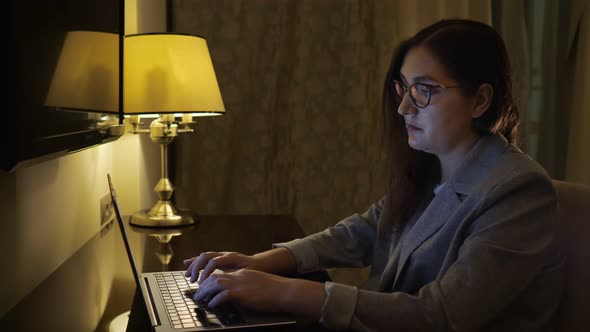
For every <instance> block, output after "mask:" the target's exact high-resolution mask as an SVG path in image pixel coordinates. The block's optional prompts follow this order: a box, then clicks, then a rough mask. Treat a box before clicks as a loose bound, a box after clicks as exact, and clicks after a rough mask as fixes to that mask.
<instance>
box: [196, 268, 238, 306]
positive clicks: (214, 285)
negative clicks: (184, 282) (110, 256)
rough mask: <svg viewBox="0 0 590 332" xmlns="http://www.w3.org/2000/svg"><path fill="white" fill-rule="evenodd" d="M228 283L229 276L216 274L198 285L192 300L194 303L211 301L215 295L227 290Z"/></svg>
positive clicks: (229, 280)
mask: <svg viewBox="0 0 590 332" xmlns="http://www.w3.org/2000/svg"><path fill="white" fill-rule="evenodd" d="M230 282H231V276H228V275H227V274H225V273H217V274H215V275H213V276H211V277H210V278H207V279H206V280H205V281H203V283H202V284H200V285H199V288H197V291H196V292H195V295H194V296H193V299H194V300H195V301H204V300H208V299H211V298H212V297H213V296H214V295H215V294H217V293H219V292H221V291H223V290H225V289H227V288H228V287H229V286H230Z"/></svg>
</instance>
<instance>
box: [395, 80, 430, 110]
mask: <svg viewBox="0 0 590 332" xmlns="http://www.w3.org/2000/svg"><path fill="white" fill-rule="evenodd" d="M407 90H410V99H411V100H412V102H413V103H414V105H416V106H418V107H426V106H427V105H428V102H429V101H430V88H429V86H427V85H424V84H420V83H414V84H412V85H410V87H409V88H406V86H405V85H404V84H403V83H402V82H399V81H395V92H396V93H397V95H398V96H399V97H400V98H403V97H404V95H405V94H406V91H407Z"/></svg>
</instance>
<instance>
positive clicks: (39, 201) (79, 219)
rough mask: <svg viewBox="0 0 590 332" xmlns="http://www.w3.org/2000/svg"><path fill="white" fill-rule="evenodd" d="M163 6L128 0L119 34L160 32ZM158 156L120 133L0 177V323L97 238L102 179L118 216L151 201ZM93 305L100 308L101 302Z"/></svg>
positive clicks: (145, 142) (142, 140) (160, 1)
mask: <svg viewBox="0 0 590 332" xmlns="http://www.w3.org/2000/svg"><path fill="white" fill-rule="evenodd" d="M164 4H165V1H164V0H127V1H126V4H125V7H126V8H125V11H126V26H125V32H126V34H131V33H137V32H144V31H165V29H166V27H165V10H163V9H165V6H164ZM144 12H145V13H146V15H145V17H144V16H143V14H142V13H144ZM155 13H160V16H158V15H156V14H155ZM140 22H141V24H140ZM140 29H141V30H140ZM159 157H160V156H159V146H158V145H157V144H155V143H152V142H151V141H150V140H149V138H148V137H147V136H146V135H141V136H138V135H132V134H126V135H124V136H123V137H121V138H120V139H119V140H117V141H115V142H112V143H108V144H104V145H101V146H98V147H93V148H90V149H87V150H84V151H80V152H77V153H74V154H71V155H67V156H65V157H61V158H58V159H54V160H49V161H45V162H43V163H40V164H36V165H33V166H29V167H25V168H21V169H17V170H16V171H14V172H12V173H5V172H3V171H0V211H2V213H1V215H2V217H1V221H2V230H1V231H0V252H4V253H5V259H4V262H5V268H4V269H3V270H4V271H3V272H4V273H2V275H1V276H0V284H2V288H0V317H2V316H3V315H4V314H5V313H6V312H8V311H9V310H10V309H11V308H12V307H13V306H14V305H16V304H17V303H18V302H19V301H20V300H21V299H22V298H24V297H25V296H26V295H27V294H28V293H30V292H31V291H32V290H33V289H34V288H35V287H36V286H37V285H39V284H40V283H41V282H42V281H43V280H44V279H45V278H47V276H49V275H50V274H51V273H52V272H53V271H55V269H56V268H58V267H59V266H60V265H61V264H62V263H63V262H64V261H65V260H67V259H68V258H69V257H70V256H71V255H72V254H74V253H75V252H76V251H77V250H78V249H79V248H81V247H82V246H83V245H84V244H85V243H86V242H87V241H88V240H89V239H90V238H92V237H93V236H94V235H95V234H97V232H99V230H100V222H99V215H100V211H99V199H100V197H102V196H103V195H104V194H106V193H108V185H107V181H106V174H107V173H111V175H112V177H113V181H114V183H115V185H116V186H117V193H118V195H119V198H120V204H121V207H122V210H123V213H124V214H128V213H132V212H134V211H136V210H138V209H140V208H145V207H149V206H150V205H151V204H153V203H154V200H155V196H154V193H153V186H154V185H155V183H156V181H157V180H158V177H159V172H160V170H159V167H160V162H159ZM98 254H99V253H98ZM111 269H112V270H111V271H100V274H102V275H103V279H104V278H106V279H107V280H108V279H109V277H110V279H112V278H113V277H114V275H115V269H114V268H113V267H111ZM109 287H110V283H109V282H107V283H104V282H103V283H102V284H101V289H100V290H96V289H94V290H92V292H93V293H97V292H98V293H99V294H105V293H106V294H108V291H109V289H108V288H109ZM99 297H100V296H99ZM102 298H104V296H102ZM103 302H104V301H103ZM97 305H98V307H99V308H100V307H102V308H103V309H104V306H105V305H106V303H97ZM99 311H100V310H99ZM79 314H80V315H79V316H80V317H85V313H79ZM99 318H100V317H97V319H99ZM97 323H98V321H96V322H88V324H90V325H93V324H94V326H96V324H97Z"/></svg>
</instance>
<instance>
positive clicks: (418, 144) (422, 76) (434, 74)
mask: <svg viewBox="0 0 590 332" xmlns="http://www.w3.org/2000/svg"><path fill="white" fill-rule="evenodd" d="M400 72H401V80H402V82H403V83H404V84H405V85H406V86H407V87H409V86H411V85H412V84H414V83H425V84H429V85H434V86H438V85H444V86H457V82H455V81H453V80H452V79H451V78H449V77H448V75H447V74H446V72H445V69H444V67H443V66H442V65H441V64H440V63H439V62H438V61H437V59H436V58H435V57H434V56H433V55H432V53H431V52H430V51H429V50H428V49H427V48H426V47H424V46H416V47H414V48H412V49H410V50H409V51H408V53H407V54H406V57H405V59H404V62H403V64H402V67H401V71H400ZM474 109H475V98H474V97H469V96H465V95H464V94H463V93H462V92H461V90H460V89H458V88H448V89H446V88H442V87H434V88H432V89H431V98H430V103H429V104H428V105H427V106H426V107H424V108H418V107H416V106H415V105H414V104H413V103H412V101H411V99H410V96H409V93H406V94H405V95H404V97H403V99H402V102H401V104H400V106H399V108H398V113H399V114H400V115H401V116H403V117H404V120H405V124H406V130H407V131H408V144H409V145H410V146H411V147H412V148H413V149H416V150H421V151H424V152H428V153H432V154H435V155H437V156H438V157H439V158H441V157H444V156H446V155H449V156H453V155H458V154H462V152H465V153H466V152H468V151H469V149H470V148H471V146H472V145H473V144H474V143H475V142H476V141H477V138H478V135H477V133H476V131H475V129H474V128H473V125H472V122H471V120H472V118H473V117H474V116H475V113H474V112H475V110H474Z"/></svg>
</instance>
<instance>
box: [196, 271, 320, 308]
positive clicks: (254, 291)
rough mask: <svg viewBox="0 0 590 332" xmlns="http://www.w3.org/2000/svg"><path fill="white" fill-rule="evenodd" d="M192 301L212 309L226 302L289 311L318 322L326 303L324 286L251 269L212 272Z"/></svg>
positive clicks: (248, 306)
mask: <svg viewBox="0 0 590 332" xmlns="http://www.w3.org/2000/svg"><path fill="white" fill-rule="evenodd" d="M194 300H195V301H206V302H208V306H210V307H212V308H214V307H216V306H218V305H220V304H223V303H225V302H232V303H236V304H238V305H240V306H243V307H246V308H250V309H253V310H257V311H263V312H278V311H281V312H288V313H291V314H294V315H300V316H306V317H309V318H311V319H319V317H320V314H321V311H322V307H323V305H324V302H325V300H326V292H325V290H324V284H322V283H319V282H315V281H309V280H304V279H292V278H286V277H281V276H277V275H274V274H270V273H265V272H261V271H255V270H250V269H240V270H237V271H233V272H224V273H214V274H211V275H210V276H209V277H208V278H207V279H205V280H203V282H202V283H201V284H200V285H199V288H198V289H197V292H196V293H195V296H194Z"/></svg>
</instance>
